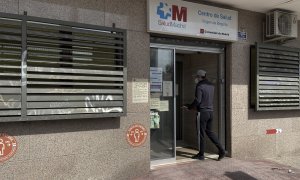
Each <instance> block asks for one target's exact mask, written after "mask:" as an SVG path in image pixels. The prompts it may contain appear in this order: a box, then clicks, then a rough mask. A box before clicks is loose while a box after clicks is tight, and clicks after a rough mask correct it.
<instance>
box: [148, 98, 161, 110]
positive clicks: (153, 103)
mask: <svg viewBox="0 0 300 180" xmlns="http://www.w3.org/2000/svg"><path fill="white" fill-rule="evenodd" d="M159 108H160V99H159V98H151V99H150V109H159Z"/></svg>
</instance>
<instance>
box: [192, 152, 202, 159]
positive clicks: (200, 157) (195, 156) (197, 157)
mask: <svg viewBox="0 0 300 180" xmlns="http://www.w3.org/2000/svg"><path fill="white" fill-rule="evenodd" d="M192 159H199V160H204V156H200V154H199V153H198V154H196V155H194V156H193V157H192Z"/></svg>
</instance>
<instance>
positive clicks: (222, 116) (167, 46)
mask: <svg viewBox="0 0 300 180" xmlns="http://www.w3.org/2000/svg"><path fill="white" fill-rule="evenodd" d="M150 48H160V49H170V50H173V66H174V67H173V68H174V71H173V76H174V78H173V81H174V82H175V83H176V50H186V51H193V52H204V53H214V54H219V58H218V61H219V63H218V78H219V81H220V82H219V83H218V85H219V87H218V88H219V89H220V91H219V104H220V105H219V106H220V108H219V112H218V113H219V123H220V124H219V128H218V130H219V131H218V133H219V136H221V135H224V136H223V138H220V137H219V139H220V141H221V144H224V145H226V144H225V139H226V138H225V135H226V134H225V131H226V130H225V128H226V126H225V50H224V48H216V47H195V46H184V45H182V46H181V45H172V44H158V43H150ZM221 84H223V86H222V85H221ZM173 95H174V112H173V114H174V134H173V137H174V155H175V156H174V157H173V158H168V159H162V160H153V161H151V160H150V164H151V168H152V167H153V166H158V165H164V164H171V163H175V162H176V122H177V119H176V111H177V109H176V87H175V86H173ZM222 107H224V109H223V108H222ZM222 126H224V127H223V128H221V127H222ZM221 137H222V136H221ZM150 147H151V146H150Z"/></svg>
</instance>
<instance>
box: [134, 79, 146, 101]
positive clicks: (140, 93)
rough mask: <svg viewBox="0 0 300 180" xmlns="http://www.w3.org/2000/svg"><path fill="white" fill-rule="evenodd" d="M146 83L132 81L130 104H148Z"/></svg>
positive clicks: (136, 80) (142, 80)
mask: <svg viewBox="0 0 300 180" xmlns="http://www.w3.org/2000/svg"><path fill="white" fill-rule="evenodd" d="M148 94H149V88H148V81H147V80H146V79H133V82H132V102H133V103H148Z"/></svg>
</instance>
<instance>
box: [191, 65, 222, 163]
mask: <svg viewBox="0 0 300 180" xmlns="http://www.w3.org/2000/svg"><path fill="white" fill-rule="evenodd" d="M195 83H197V86H196V91H195V99H194V101H193V102H192V104H189V105H186V106H185V108H187V109H189V110H192V109H194V110H197V112H198V115H197V134H198V144H199V153H198V154H197V155H195V156H193V158H194V159H200V160H204V145H205V144H204V135H205V133H206V135H207V136H208V138H209V139H210V140H211V141H212V142H213V143H214V144H215V145H216V147H217V148H218V150H219V158H218V160H221V159H222V158H224V157H225V150H224V148H223V147H222V145H221V144H220V142H219V140H218V138H217V136H216V135H215V133H214V132H213V131H212V121H213V99H214V86H213V84H212V83H211V82H209V81H208V80H207V79H206V72H205V71H204V70H198V71H197V75H196V79H195ZM199 116H200V117H199ZM199 125H200V127H199ZM199 141H200V142H199Z"/></svg>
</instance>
